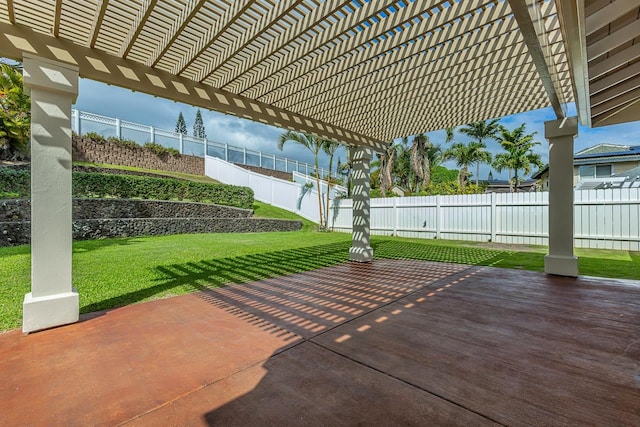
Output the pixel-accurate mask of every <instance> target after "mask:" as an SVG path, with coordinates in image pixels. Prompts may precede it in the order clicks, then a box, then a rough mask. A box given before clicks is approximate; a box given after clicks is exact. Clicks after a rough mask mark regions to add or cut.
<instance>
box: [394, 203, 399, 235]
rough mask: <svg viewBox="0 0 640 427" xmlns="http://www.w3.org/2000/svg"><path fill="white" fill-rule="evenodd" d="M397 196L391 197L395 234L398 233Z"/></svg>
mask: <svg viewBox="0 0 640 427" xmlns="http://www.w3.org/2000/svg"><path fill="white" fill-rule="evenodd" d="M398 214H399V212H398V198H397V197H394V198H393V235H394V236H397V235H398V219H399V217H398Z"/></svg>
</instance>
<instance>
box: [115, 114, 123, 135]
mask: <svg viewBox="0 0 640 427" xmlns="http://www.w3.org/2000/svg"><path fill="white" fill-rule="evenodd" d="M121 137H122V126H121V124H120V119H118V118H116V138H118V139H120V138H121Z"/></svg>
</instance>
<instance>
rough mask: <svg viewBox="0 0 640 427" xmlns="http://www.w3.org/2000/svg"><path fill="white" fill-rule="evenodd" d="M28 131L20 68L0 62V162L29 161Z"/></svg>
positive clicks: (28, 104) (26, 98)
mask: <svg viewBox="0 0 640 427" xmlns="http://www.w3.org/2000/svg"><path fill="white" fill-rule="evenodd" d="M30 130H31V100H30V98H29V96H28V95H27V94H26V93H25V92H24V90H23V80H22V73H21V68H20V66H18V65H9V64H5V63H0V159H9V160H19V159H24V158H28V157H29V139H30Z"/></svg>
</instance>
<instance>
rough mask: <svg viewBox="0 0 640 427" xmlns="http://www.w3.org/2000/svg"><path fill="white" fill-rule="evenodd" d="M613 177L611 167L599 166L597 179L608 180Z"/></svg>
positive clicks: (597, 167)
mask: <svg viewBox="0 0 640 427" xmlns="http://www.w3.org/2000/svg"><path fill="white" fill-rule="evenodd" d="M609 176H611V165H597V166H596V178H606V177H609Z"/></svg>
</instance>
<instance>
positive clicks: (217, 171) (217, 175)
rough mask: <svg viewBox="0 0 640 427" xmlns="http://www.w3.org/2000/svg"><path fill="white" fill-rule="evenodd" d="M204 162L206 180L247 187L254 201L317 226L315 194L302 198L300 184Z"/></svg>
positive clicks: (218, 161) (221, 163)
mask: <svg viewBox="0 0 640 427" xmlns="http://www.w3.org/2000/svg"><path fill="white" fill-rule="evenodd" d="M204 160H205V161H204V173H205V175H206V176H208V177H210V178H213V179H215V180H218V181H220V182H223V183H225V184H230V185H238V186H244V187H249V188H251V189H252V190H253V193H254V198H255V199H256V200H258V201H260V202H264V203H268V204H270V205H273V206H276V207H279V208H282V209H286V210H288V211H291V212H295V213H296V214H298V215H300V216H301V217H303V218H306V219H308V220H310V221H313V222H316V223H317V222H318V217H319V209H318V193H317V192H316V191H315V190H310V191H308V192H306V193H304V194H303V193H302V191H303V188H302V187H303V185H302V184H299V183H296V182H291V181H285V180H282V179H278V178H274V177H270V176H266V175H263V174H259V173H256V172H252V171H249V170H247V169H244V168H241V167H239V166H236V165H234V164H232V163H229V162H225V161H224V160H222V159H219V158H216V157H211V156H206V157H205V159H204ZM323 201H324V196H323Z"/></svg>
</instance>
